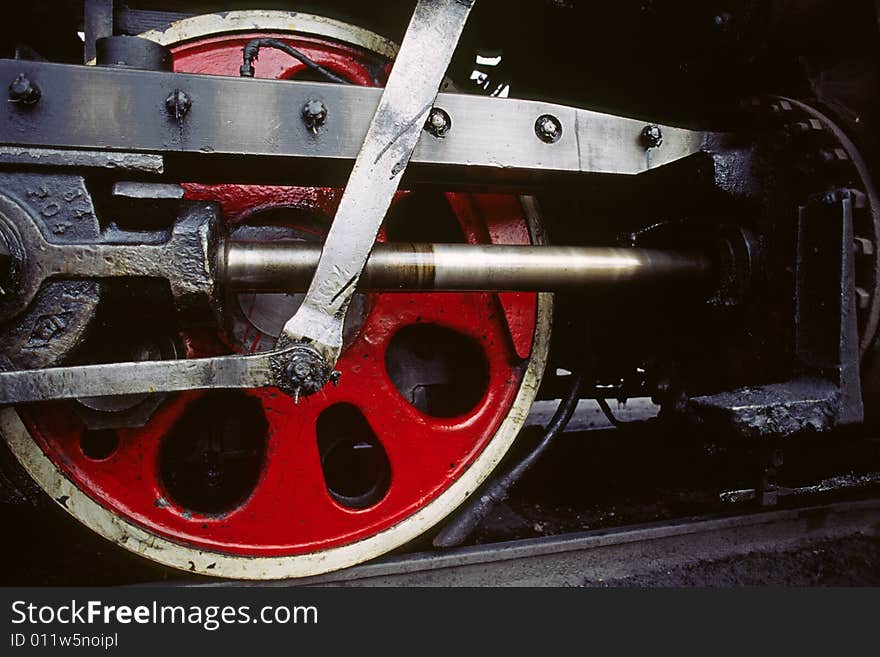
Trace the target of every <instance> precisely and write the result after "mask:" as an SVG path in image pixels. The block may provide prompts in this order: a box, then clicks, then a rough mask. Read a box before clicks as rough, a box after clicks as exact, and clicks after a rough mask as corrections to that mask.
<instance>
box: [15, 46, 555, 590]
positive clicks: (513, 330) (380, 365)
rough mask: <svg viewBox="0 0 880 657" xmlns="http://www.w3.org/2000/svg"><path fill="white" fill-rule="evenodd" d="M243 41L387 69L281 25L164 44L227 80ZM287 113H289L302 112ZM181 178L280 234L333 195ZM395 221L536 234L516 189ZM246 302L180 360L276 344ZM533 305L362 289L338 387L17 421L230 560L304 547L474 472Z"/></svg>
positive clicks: (526, 341) (507, 390) (371, 71)
mask: <svg viewBox="0 0 880 657" xmlns="http://www.w3.org/2000/svg"><path fill="white" fill-rule="evenodd" d="M254 36H273V37H276V38H282V39H286V40H288V41H289V42H290V43H291V44H292V45H293V46H294V47H296V48H297V49H299V50H301V51H302V52H303V53H304V54H306V55H307V56H308V57H310V58H312V59H313V60H315V61H317V62H319V63H320V64H322V65H323V66H325V67H327V68H329V69H332V70H333V71H334V72H336V73H338V74H339V75H342V76H344V77H346V78H347V79H349V80H351V81H352V82H354V83H357V84H362V85H374V84H382V82H383V80H384V76H385V75H386V74H387V71H388V68H389V66H388V63H387V61H386V60H384V59H382V58H381V57H379V56H377V55H375V54H372V53H369V52H367V51H366V50H363V49H361V48H356V47H353V46H348V45H345V44H341V43H337V42H331V41H325V40H322V39H319V38H316V37H303V36H292V35H290V34H280V33H278V34H267V33H260V34H259V35H258V34H240V33H239V34H234V35H227V36H222V35H221V36H216V37H211V38H205V39H200V40H198V41H191V42H188V43H186V44H184V45H181V46H178V47H176V48H175V49H174V57H175V67H176V69H177V70H179V71H187V72H198V73H210V74H218V75H237V74H238V67H239V65H240V63H241V48H242V46H243V45H244V43H245V42H246V41H247V40H249V39H250V38H252V37H254ZM304 70H305V67H304V66H303V65H302V64H300V63H299V62H296V61H295V60H293V59H291V58H290V57H288V56H287V55H285V54H283V53H280V52H277V51H274V50H270V49H265V50H263V51H262V52H261V53H260V57H259V60H258V62H257V64H256V72H257V76H258V77H273V78H291V77H296V76H298V75H300V74H302V73H303V72H304ZM287 116H288V119H289V120H291V121H296V120H299V108H290V111H289V112H288V113H287ZM185 188H186V193H187V197H188V198H191V199H205V200H214V201H218V202H219V203H220V204H221V206H222V209H223V213H224V216H225V219H226V221H227V223H228V224H229V225H230V227H231V229H234V227H236V226H241V225H243V224H248V225H251V224H254V223H260V222H266V221H269V219H270V218H271V219H272V221H276V220H277V217H279V216H283V218H282V219H281V220H280V221H281V222H282V223H283V224H285V227H286V228H288V229H291V230H292V231H294V232H296V233H297V234H300V235H301V234H303V233H306V234H312V235H313V238H314V239H318V238H319V236H320V233H322V232H323V231H324V230H326V228H327V226H329V223H330V221H331V220H332V217H333V214H334V211H335V208H336V204H337V202H338V198H339V194H340V192H339V190H330V189H307V188H293V187H265V186H260V187H255V186H242V185H215V186H206V185H198V184H186V185H185ZM426 208H427V210H426ZM426 212H427V213H428V214H431V215H432V216H433V215H435V214H436V216H438V217H445V219H443V221H445V223H443V221H441V220H440V219H438V220H437V221H436V222H435V221H434V220H433V219H429V218H426V217H425V213H426ZM279 213H280V214H279ZM285 213H286V214H285ZM391 215H394V216H396V217H397V219H396V220H395V221H396V223H395V224H394V225H393V226H392V225H390V222H391V221H392V220H391V219H390V218H389V220H388V222H387V223H386V226H385V227H384V229H383V233H382V236H383V237H382V238H383V239H386V238H387V239H390V240H395V239H399V238H400V236H403V238H404V239H407V241H416V240H415V239H412V238H413V237H419V238H425V241H428V240H433V241H438V240H436V236H437V235H438V234H439V235H440V236H441V237H444V238H447V239H448V238H449V237H450V236H451V237H452V238H457V239H459V240H462V241H467V242H470V243H490V242H492V243H506V244H518V243H529V242H530V241H531V238H530V227H529V225H528V222H527V221H526V218H525V217H524V214H523V210H522V207H521V204H520V200H519V199H518V198H517V197H511V196H488V195H479V196H478V195H465V194H445V195H443V194H436V195H433V196H429V195H423V194H420V193H401V194H399V195H398V198H397V199H396V201H395V206H394V208H392V211H391V213H390V215H389V216H391ZM432 222H433V223H432ZM441 223H443V226H442V227H440V228H437V226H439V225H440V224H441ZM422 224H426V225H425V226H422ZM432 226H433V227H432ZM420 230H424V231H425V232H423V233H419V231H420ZM432 231H433V232H432ZM438 231H439V232H438ZM251 297H252V298H253V299H251V298H248V297H243V296H239V297H230V305H231V306H234V305H235V303H236V302H237V303H238V306H239V307H240V310H241V312H240V313H239V314H240V315H241V317H238V318H237V319H235V320H234V321H233V320H230V326H227V327H226V330H224V331H223V332H222V333H215V334H210V335H205V334H196V333H190V334H187V335H185V336H182V343H183V344H184V345H185V349H186V352H187V353H186V355H187V357H196V356H203V355H206V354H209V353H218V352H227V353H228V352H230V351H238V352H243V351H254V350H264V349H267V348H270V347H271V346H272V343H271V340H273V339H274V338H273V337H272V335H271V333H267V329H266V328H265V326H264V323H263V324H261V323H260V322H258V321H254V322H253V325H251V324H249V316H248V310H249V309H251V310H253V303H256V301H260V303H264V302H265V301H266V299H259V300H258V299H256V296H255V295H251ZM269 301H270V302H272V299H269ZM282 301H284V302H285V303H290V302H291V298H287V299H283V300H282ZM249 304H250V305H249ZM270 306H271V303H270ZM537 307H538V296H537V295H535V294H503V295H495V294H488V293H432V294H405V293H393V294H391V293H389V294H371V295H366V296H365V297H363V298H362V303H360V305H359V306H358V310H357V311H356V313H355V314H356V315H357V317H356V318H355V322H354V323H353V326H352V328H351V329H350V330H349V331H348V333H347V341H346V348H345V349H344V351H343V353H342V356H341V358H340V360H339V363H338V366H337V369H339V370H340V371H341V372H342V379H341V382H340V385H339V387H338V388H334V387H327V388H325V389H324V390H322V391H321V392H319V393H317V394H315V395H314V396H312V397H308V398H306V399H304V400H302V401H301V402H300V403H299V405H294V403H293V401H292V399H290V398H289V397H287V396H286V395H284V394H282V393H280V392H278V391H277V390H274V389H266V390H253V391H247V392H240V391H212V392H192V393H186V394H177V395H173V396H168V397H167V398H166V399H165V401H164V402H163V403H162V405H161V406H160V407H159V409H158V410H157V411H156V412H155V413H154V414H153V416H152V418H151V419H150V420H149V421H148V422H147V423H146V425H145V426H143V427H141V428H136V429H123V430H118V431H116V432H107V431H103V432H94V431H88V430H86V428H85V427H84V426H83V424H82V423H81V421H80V420H79V418H78V416H77V415H76V414H74V413H73V412H71V410H70V407H69V406H68V405H66V404H47V405H43V406H40V407H35V408H29V409H27V410H26V411H24V410H23V411H22V417H23V419H24V420H25V423H26V425H27V427H28V429H29V430H30V432H31V433H32V435H33V437H34V438H35V439H36V441H37V442H38V444H39V445H40V447H41V448H42V450H43V451H44V452H45V454H46V455H47V456H48V457H49V459H50V460H51V461H52V462H53V463H54V464H55V466H56V467H57V468H59V469H60V470H61V471H62V472H63V473H64V474H65V475H66V476H67V477H68V478H69V479H70V480H72V482H73V483H74V484H75V485H76V487H77V488H79V489H80V490H81V491H83V492H84V493H85V494H86V495H87V496H88V497H90V498H91V499H93V500H94V501H96V502H98V503H99V504H100V505H101V506H103V507H104V508H106V509H109V510H110V511H111V512H112V513H113V514H115V515H116V516H117V517H118V518H120V519H122V520H123V521H124V522H125V523H129V524H131V525H134V526H136V527H140V528H142V529H145V530H147V531H148V532H149V533H151V534H153V535H156V536H158V537H161V538H164V539H168V540H170V541H172V542H174V543H176V544H182V545H184V546H192V547H196V548H200V549H202V550H204V551H209V552H216V553H221V554H225V555H242V556H289V555H302V554H307V553H316V552H320V551H323V550H326V549H328V548H333V547H338V546H342V545H347V544H351V543H354V542H356V541H360V540H363V539H366V538H368V537H371V536H374V535H376V534H378V533H380V532H383V531H385V530H388V529H389V528H392V527H394V526H396V525H398V524H399V523H401V522H402V521H404V520H405V519H406V518H408V517H410V516H412V515H413V514H414V513H416V512H418V511H419V510H420V509H422V508H424V507H425V506H426V505H427V504H428V503H429V502H431V501H432V500H434V499H436V498H437V497H438V496H440V495H441V494H442V493H443V492H444V491H445V490H446V489H448V488H449V487H450V486H451V485H452V484H453V482H455V481H456V480H458V479H459V478H460V477H462V476H463V475H464V474H465V473H466V472H467V471H468V469H469V467H470V466H471V465H472V464H473V463H474V462H475V459H477V458H478V457H479V455H480V454H481V453H482V452H483V450H484V449H485V448H486V446H487V445H488V444H489V443H490V441H492V439H493V437H494V436H495V435H496V432H498V430H499V427H500V426H501V425H502V422H503V421H504V419H505V417H506V416H507V415H508V414H509V413H510V411H511V408H512V407H513V406H514V402H515V399H516V398H517V395H518V394H519V392H520V387H521V385H522V382H523V377H524V374H525V371H526V367H527V365H528V362H529V358H530V354H531V351H532V346H533V340H534V336H535V332H536V321H537V320H536V312H537ZM250 319H253V318H252V317H251V318H250ZM235 322H238V324H237V325H236V326H235V327H233V326H232V324H234V323H235ZM270 323H271V322H270ZM519 412H520V413H522V410H521V409H520V410H519ZM95 444H98V446H99V447H100V448H95V446H94V445H95ZM447 511H448V509H447ZM437 520H439V518H437ZM435 521H436V520H435ZM391 547H394V546H393V545H391V546H390V547H389V548H388V549H390V548H391ZM174 565H178V566H180V567H183V568H186V567H187V563H175V564H174ZM206 567H207V568H209V569H210V568H211V566H210V565H209V566H206ZM200 568H201V565H200ZM205 572H208V573H209V574H210V572H211V571H210V570H207V571H205Z"/></svg>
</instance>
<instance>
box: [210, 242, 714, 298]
mask: <svg viewBox="0 0 880 657" xmlns="http://www.w3.org/2000/svg"><path fill="white" fill-rule="evenodd" d="M321 248H322V247H321V245H320V244H317V243H312V242H287V243H284V242H230V243H228V244H227V245H226V246H225V247H223V253H221V254H220V257H218V258H217V262H218V266H219V267H220V271H219V272H218V278H219V279H220V280H221V281H223V282H224V283H225V284H226V285H227V286H228V287H229V288H231V289H234V290H240V291H251V292H302V291H304V290H306V289H307V288H308V286H309V282H310V281H311V279H312V276H313V274H314V272H315V268H316V266H317V263H318V258H319V257H320V255H321ZM713 269H714V267H713V265H712V262H711V260H710V258H708V257H706V256H705V255H702V254H696V253H687V252H679V251H666V250H651V249H635V248H628V249H624V248H596V247H569V246H513V245H469V244H409V243H400V244H396V243H395V244H377V245H376V246H375V247H374V249H373V252H372V254H371V255H370V258H369V261H368V262H367V265H366V268H365V270H364V273H363V276H362V277H361V279H360V283H359V289H361V290H375V291H395V290H399V291H407V290H456V291H505V290H517V291H524V292H530V291H535V292H537V291H553V290H559V289H563V288H576V287H589V286H593V287H598V286H602V287H604V286H610V285H624V284H627V285H629V284H636V283H650V282H659V281H670V280H675V279H679V280H685V279H688V280H691V279H693V280H697V281H700V280H704V279H706V278H707V277H708V276H710V275H711V274H712V272H713Z"/></svg>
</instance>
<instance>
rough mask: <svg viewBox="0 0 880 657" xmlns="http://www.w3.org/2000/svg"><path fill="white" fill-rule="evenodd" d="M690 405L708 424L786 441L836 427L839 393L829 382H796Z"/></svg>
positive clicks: (711, 397)
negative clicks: (792, 437) (796, 435)
mask: <svg viewBox="0 0 880 657" xmlns="http://www.w3.org/2000/svg"><path fill="white" fill-rule="evenodd" d="M689 403H690V405H691V408H692V409H693V410H694V411H695V412H696V413H697V414H698V415H699V416H700V417H702V418H703V419H704V420H706V421H707V422H709V423H717V424H715V426H719V425H723V426H726V427H729V428H731V429H733V430H734V431H736V432H737V434H739V435H741V436H743V437H744V438H761V437H768V436H773V437H779V438H784V437H787V436H791V435H793V434H796V433H799V432H801V431H816V432H820V431H828V430H829V429H832V428H833V427H834V426H836V424H837V420H838V415H839V405H840V391H839V389H838V387H837V386H836V385H835V384H834V383H832V382H830V381H827V380H823V379H797V380H794V381H790V382H788V383H780V384H771V385H766V386H760V387H749V388H740V389H738V390H731V391H727V392H722V393H718V394H715V395H704V396H699V397H694V398H692V399H691V400H690V402H689Z"/></svg>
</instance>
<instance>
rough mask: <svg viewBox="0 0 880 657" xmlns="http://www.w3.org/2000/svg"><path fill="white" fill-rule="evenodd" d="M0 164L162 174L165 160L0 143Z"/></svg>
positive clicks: (133, 155) (137, 154)
mask: <svg viewBox="0 0 880 657" xmlns="http://www.w3.org/2000/svg"><path fill="white" fill-rule="evenodd" d="M0 164H13V165H21V166H26V167H33V166H44V167H54V168H58V167H70V168H71V169H110V170H114V171H117V170H118V171H133V172H138V173H151V174H162V173H164V172H165V162H164V160H163V159H162V156H161V155H151V154H148V153H122V152H118V151H80V150H60V149H52V148H36V147H27V148H22V147H18V146H0Z"/></svg>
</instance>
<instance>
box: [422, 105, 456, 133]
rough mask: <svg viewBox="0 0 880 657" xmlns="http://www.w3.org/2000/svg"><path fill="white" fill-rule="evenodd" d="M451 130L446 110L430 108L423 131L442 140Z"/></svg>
mask: <svg viewBox="0 0 880 657" xmlns="http://www.w3.org/2000/svg"><path fill="white" fill-rule="evenodd" d="M451 129H452V118H450V116H449V114H448V113H447V112H446V110H443V109H440V108H439V107H432V108H431V112H430V114H428V120H427V122H426V123H425V130H427V131H428V132H430V133H431V134H432V135H434V136H435V137H437V138H438V139H443V137H445V136H446V133H448V132H449V131H450V130H451Z"/></svg>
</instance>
